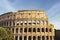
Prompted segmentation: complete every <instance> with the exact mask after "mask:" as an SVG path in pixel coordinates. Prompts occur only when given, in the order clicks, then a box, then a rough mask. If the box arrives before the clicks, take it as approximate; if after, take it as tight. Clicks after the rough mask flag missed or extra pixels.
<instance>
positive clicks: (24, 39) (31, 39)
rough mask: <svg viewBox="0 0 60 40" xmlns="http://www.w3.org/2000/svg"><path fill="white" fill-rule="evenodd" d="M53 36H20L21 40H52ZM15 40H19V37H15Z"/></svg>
mask: <svg viewBox="0 0 60 40" xmlns="http://www.w3.org/2000/svg"><path fill="white" fill-rule="evenodd" d="M52 37H53V36H20V37H19V40H49V39H50V40H52ZM15 40H18V36H15Z"/></svg>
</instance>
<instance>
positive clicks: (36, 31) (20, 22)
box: [0, 10, 54, 40]
mask: <svg viewBox="0 0 60 40" xmlns="http://www.w3.org/2000/svg"><path fill="white" fill-rule="evenodd" d="M0 27H4V28H7V29H9V30H11V31H12V36H13V38H14V39H15V40H54V25H53V24H50V23H49V21H48V17H47V16H46V15H45V11H43V10H19V11H18V12H8V13H4V14H2V15H0Z"/></svg>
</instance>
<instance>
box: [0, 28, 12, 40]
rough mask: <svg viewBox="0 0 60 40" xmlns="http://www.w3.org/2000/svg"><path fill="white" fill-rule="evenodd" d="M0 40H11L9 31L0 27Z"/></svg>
mask: <svg viewBox="0 0 60 40" xmlns="http://www.w3.org/2000/svg"><path fill="white" fill-rule="evenodd" d="M0 40H13V38H12V33H11V31H10V30H8V29H6V28H2V27H0Z"/></svg>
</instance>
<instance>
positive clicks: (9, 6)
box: [0, 0, 60, 29]
mask: <svg viewBox="0 0 60 40" xmlns="http://www.w3.org/2000/svg"><path fill="white" fill-rule="evenodd" d="M30 9H33V10H45V11H46V15H47V16H48V18H49V22H50V23H52V24H54V26H55V29H60V24H59V22H60V0H0V14H3V13H6V12H10V11H13V12H14V11H18V10H30Z"/></svg>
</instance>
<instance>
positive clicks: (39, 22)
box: [0, 20, 48, 26]
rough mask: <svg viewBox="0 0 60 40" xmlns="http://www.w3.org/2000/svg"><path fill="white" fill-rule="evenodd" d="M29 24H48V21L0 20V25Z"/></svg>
mask: <svg viewBox="0 0 60 40" xmlns="http://www.w3.org/2000/svg"><path fill="white" fill-rule="evenodd" d="M27 24H29V25H31V24H34V25H36V24H42V25H44V24H48V21H36V20H33V21H31V20H30V21H8V20H7V21H1V22H0V26H17V25H19V26H20V25H27Z"/></svg>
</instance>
